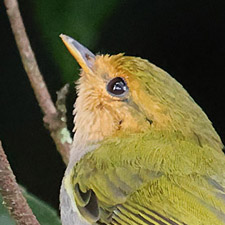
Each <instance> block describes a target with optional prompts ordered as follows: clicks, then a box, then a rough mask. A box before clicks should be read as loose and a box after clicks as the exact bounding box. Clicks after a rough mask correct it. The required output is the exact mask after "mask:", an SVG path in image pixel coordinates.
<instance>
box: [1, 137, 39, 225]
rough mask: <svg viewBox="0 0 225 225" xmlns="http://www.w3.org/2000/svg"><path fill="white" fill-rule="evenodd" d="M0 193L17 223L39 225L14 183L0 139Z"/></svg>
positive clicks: (20, 224)
mask: <svg viewBox="0 0 225 225" xmlns="http://www.w3.org/2000/svg"><path fill="white" fill-rule="evenodd" d="M0 193H1V195H2V198H3V203H4V205H5V207H6V208H7V209H8V211H9V212H10V214H11V216H12V217H13V218H14V220H15V222H16V224H18V225H40V224H39V222H38V221H37V219H36V217H35V216H34V214H33V213H32V210H31V209H30V207H29V206H28V204H27V201H26V199H25V198H24V197H23V195H22V193H21V190H20V188H19V186H18V184H17V183H16V179H15V176H14V174H13V172H12V169H11V167H10V165H9V162H8V160H7V157H6V155H5V153H4V150H3V148H2V143H1V141H0Z"/></svg>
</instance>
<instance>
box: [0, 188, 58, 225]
mask: <svg viewBox="0 0 225 225" xmlns="http://www.w3.org/2000/svg"><path fill="white" fill-rule="evenodd" d="M23 194H24V196H25V198H26V199H27V201H28V204H29V206H30V207H31V209H32V211H33V213H34V214H35V216H36V217H37V219H38V221H39V222H40V224H41V225H52V224H54V225H60V224H61V223H60V220H59V217H58V216H57V213H56V211H55V210H54V209H53V208H51V207H50V206H48V205H47V204H46V203H44V202H43V201H41V200H39V199H38V198H36V197H35V196H34V195H32V194H30V193H28V192H26V191H25V190H23ZM0 202H1V204H0V224H1V225H15V222H14V220H13V219H12V218H11V217H10V215H9V213H8V211H7V210H6V208H5V207H4V206H3V201H2V198H1V195H0Z"/></svg>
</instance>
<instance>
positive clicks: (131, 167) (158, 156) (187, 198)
mask: <svg viewBox="0 0 225 225" xmlns="http://www.w3.org/2000/svg"><path fill="white" fill-rule="evenodd" d="M160 138H161V136H151V137H145V136H143V137H140V136H138V137H137V138H136V140H137V141H134V139H135V136H132V137H131V138H130V139H127V140H126V142H125V141H123V142H121V141H120V139H116V140H115V141H113V142H107V143H106V144H103V145H101V146H100V147H99V148H98V149H96V150H94V151H93V152H90V153H88V154H86V155H85V156H84V157H83V158H82V159H81V160H80V161H79V162H78V163H77V164H76V165H75V166H74V168H73V171H72V175H71V185H72V187H73V189H74V190H75V191H74V199H75V202H76V206H77V208H78V210H79V212H80V214H81V215H82V216H83V217H84V218H85V219H86V220H87V221H89V222H90V223H91V224H121V225H125V224H134V225H135V224H142V225H146V224H157V225H159V224H174V225H176V224H194V225H198V224H204V225H205V224H209V225H210V224H213V225H221V224H225V191H224V189H225V173H224V171H225V159H224V155H223V153H222V151H221V152H219V151H214V149H211V148H210V147H207V146H205V147H203V146H200V145H197V144H195V143H194V142H188V141H186V140H181V141H179V142H178V141H174V142H172V141H173V140H177V139H176V138H174V139H173V138H171V139H169V140H165V136H163V139H162V141H159V139H160ZM143 139H144V141H143Z"/></svg>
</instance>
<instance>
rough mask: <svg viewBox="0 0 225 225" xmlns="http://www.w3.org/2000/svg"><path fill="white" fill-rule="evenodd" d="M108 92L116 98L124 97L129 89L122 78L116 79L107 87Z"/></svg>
mask: <svg viewBox="0 0 225 225" xmlns="http://www.w3.org/2000/svg"><path fill="white" fill-rule="evenodd" d="M106 90H107V92H108V93H109V94H110V95H112V96H114V97H123V96H125V95H126V93H127V92H128V90H129V88H128V86H127V84H126V82H125V80H124V79H123V78H122V77H115V78H113V79H112V80H110V81H109V82H108V84H107V85H106Z"/></svg>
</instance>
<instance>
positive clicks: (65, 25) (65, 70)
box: [33, 0, 119, 82]
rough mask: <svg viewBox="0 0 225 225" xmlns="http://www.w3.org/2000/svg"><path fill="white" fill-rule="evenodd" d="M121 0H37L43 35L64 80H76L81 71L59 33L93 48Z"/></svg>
mask: <svg viewBox="0 0 225 225" xmlns="http://www.w3.org/2000/svg"><path fill="white" fill-rule="evenodd" d="M118 2H119V0H107V1H105V0H98V1H93V0H67V1H55V0H48V1H46V0H39V1H33V6H34V14H35V19H36V23H37V24H38V26H39V27H38V29H39V30H40V31H41V34H40V36H41V38H42V40H43V42H44V46H46V47H47V48H48V54H51V57H52V58H53V59H54V61H55V62H56V64H57V66H59V70H60V71H59V72H60V74H61V75H62V79H63V81H64V82H71V81H74V80H75V76H76V75H77V74H78V72H79V71H78V65H77V63H76V62H75V60H74V59H73V58H72V56H71V55H70V54H69V52H68V51H67V50H66V48H65V46H64V45H63V43H62V41H61V40H60V38H59V34H61V33H64V34H67V35H69V36H72V37H73V38H75V39H76V40H77V41H79V42H80V43H82V44H83V45H85V46H86V47H87V48H89V49H90V50H91V51H93V50H94V46H95V44H96V42H97V40H98V38H99V35H100V31H101V27H102V25H103V24H104V22H105V20H107V18H108V17H109V16H110V15H111V14H112V13H113V11H114V10H115V8H116V6H117V5H118V4H117V3H118ZM93 53H95V52H93Z"/></svg>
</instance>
